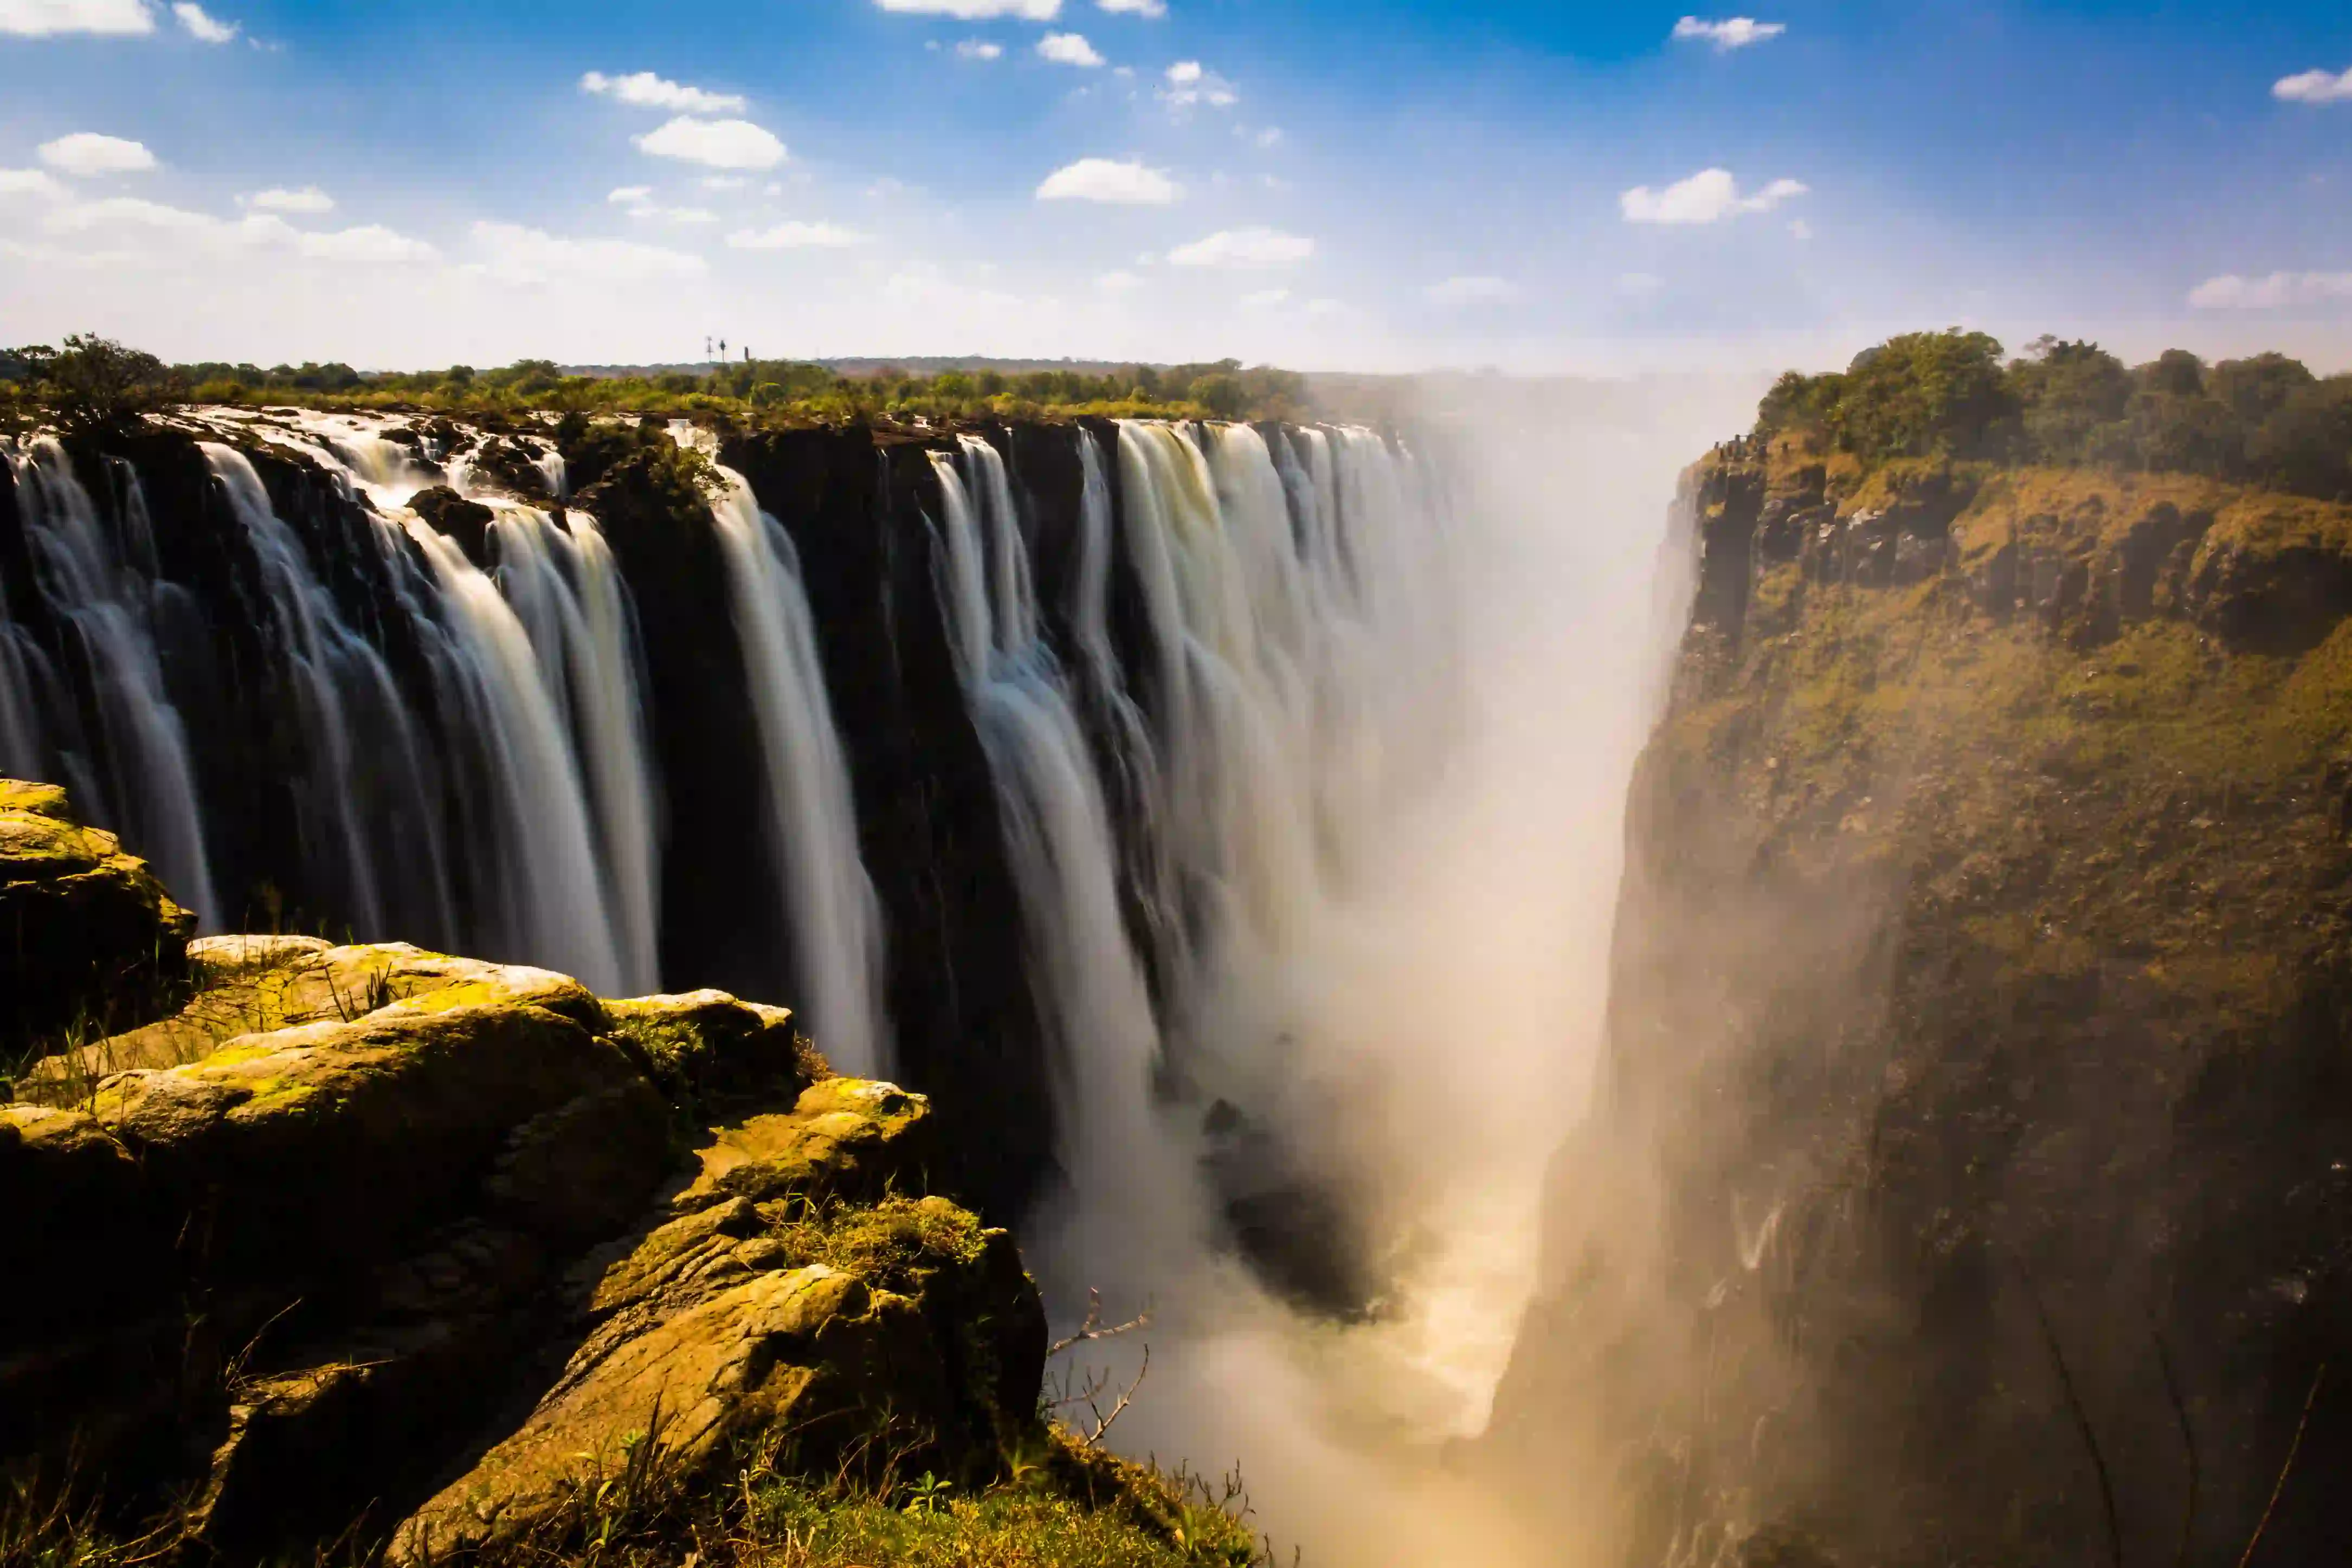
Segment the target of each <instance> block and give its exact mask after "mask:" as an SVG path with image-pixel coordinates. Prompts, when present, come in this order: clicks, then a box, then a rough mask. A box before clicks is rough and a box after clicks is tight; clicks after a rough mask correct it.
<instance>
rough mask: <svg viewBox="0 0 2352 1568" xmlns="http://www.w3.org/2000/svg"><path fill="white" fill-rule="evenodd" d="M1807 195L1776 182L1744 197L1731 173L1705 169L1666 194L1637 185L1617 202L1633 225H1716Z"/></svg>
mask: <svg viewBox="0 0 2352 1568" xmlns="http://www.w3.org/2000/svg"><path fill="white" fill-rule="evenodd" d="M1805 193H1806V187H1805V186H1804V185H1803V184H1802V183H1800V182H1798V181H1795V180H1775V181H1773V182H1772V183H1770V184H1769V185H1767V186H1765V187H1764V188H1763V189H1762V190H1760V191H1758V192H1756V193H1754V194H1752V195H1745V196H1743V195H1741V194H1740V193H1739V184H1738V181H1736V180H1734V179H1733V178H1732V177H1731V172H1730V171H1729V170H1727V169H1702V170H1700V171H1699V172H1697V173H1696V174H1693V175H1692V176H1691V177H1690V178H1689V179H1687V180H1677V181H1676V182H1675V183H1673V184H1671V185H1668V186H1667V187H1666V188H1665V189H1664V190H1663V191H1653V190H1652V189H1650V187H1649V186H1647V185H1636V186H1634V187H1633V189H1632V190H1630V191H1628V192H1626V193H1624V194H1623V195H1622V196H1620V197H1619V198H1618V199H1617V201H1618V205H1619V206H1620V208H1622V211H1623V212H1624V214H1625V221H1626V222H1627V223H1629V224H1712V223H1717V222H1720V221H1721V220H1723V219H1725V218H1732V217H1738V216H1739V215H1740V214H1743V213H1769V212H1770V211H1771V210H1772V209H1773V208H1774V207H1777V206H1779V205H1780V204H1781V203H1783V202H1785V201H1788V200H1789V199H1790V198H1791V197H1794V196H1801V195H1803V194H1805Z"/></svg>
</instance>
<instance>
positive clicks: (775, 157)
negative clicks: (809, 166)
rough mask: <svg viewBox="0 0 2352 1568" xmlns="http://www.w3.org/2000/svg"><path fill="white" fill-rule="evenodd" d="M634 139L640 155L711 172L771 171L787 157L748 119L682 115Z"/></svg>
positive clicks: (772, 140)
mask: <svg viewBox="0 0 2352 1568" xmlns="http://www.w3.org/2000/svg"><path fill="white" fill-rule="evenodd" d="M635 140H636V143H637V147H638V149H639V150H640V151H641V152H647V153H650V154H652V155H653V156H654V157H656V158H678V159H683V160H684V161H686V162H689V163H707V164H709V166H710V167H711V168H713V169H772V168H774V167H775V166H776V165H777V164H779V163H781V162H783V161H784V160H785V158H786V157H787V156H789V154H788V153H786V152H785V151H784V144H783V143H782V142H781V141H777V140H776V139H775V137H774V136H773V135H772V134H770V133H769V132H768V131H763V130H761V128H760V127H758V126H756V125H754V124H752V123H751V121H750V120H697V119H694V118H693V117H692V116H690V115H684V114H681V115H679V116H678V117H677V119H676V120H671V121H669V122H668V123H667V124H666V125H664V126H663V127H662V128H661V129H660V130H658V131H647V132H646V134H644V135H643V136H640V137H637V138H636V139H635Z"/></svg>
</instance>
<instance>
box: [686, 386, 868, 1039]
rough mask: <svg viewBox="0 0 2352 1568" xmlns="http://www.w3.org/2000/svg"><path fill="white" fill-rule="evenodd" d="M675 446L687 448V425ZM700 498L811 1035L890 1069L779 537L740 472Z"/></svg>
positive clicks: (825, 720)
mask: <svg viewBox="0 0 2352 1568" xmlns="http://www.w3.org/2000/svg"><path fill="white" fill-rule="evenodd" d="M683 438H684V439H686V440H688V441H691V440H693V439H695V437H694V435H693V434H692V433H691V428H690V427H689V429H688V432H686V433H684V434H683ZM718 475H719V481H720V483H721V485H722V486H724V488H723V489H722V490H721V492H720V493H719V495H718V496H717V497H714V498H713V499H712V501H711V515H712V517H714V518H715V519H716V520H717V523H718V526H719V548H720V550H721V552H722V553H723V555H724V556H725V559H726V565H727V577H728V584H729V589H730V602H731V608H732V610H733V612H734V620H735V631H736V635H737V637H738V639H739V640H740V642H741V643H742V648H743V662H744V673H745V675H746V677H747V679H748V682H749V685H750V687H751V709H752V718H753V721H754V722H755V723H756V724H757V726H758V727H759V733H760V746H761V760H762V762H763V763H764V765H765V768H766V771H767V786H768V788H767V800H768V810H769V820H768V824H767V826H768V838H769V842H770V845H771V847H772V851H773V852H774V853H775V854H776V856H777V857H778V860H779V861H780V862H781V869H782V873H783V882H784V892H785V904H786V914H787V916H788V918H789V924H790V926H791V929H792V932H793V944H794V948H795V956H796V959H797V967H798V969H799V972H800V976H801V983H802V984H803V986H805V987H806V988H807V989H808V1003H809V1011H810V1013H811V1014H812V1015H813V1016H814V1023H815V1026H816V1029H817V1030H818V1038H820V1039H822V1040H824V1044H825V1051H826V1052H827V1053H828V1054H829V1055H830V1056H831V1058H832V1059H833V1061H835V1064H836V1065H838V1066H839V1067H841V1068H842V1069H843V1070H844V1071H849V1072H864V1073H877V1072H881V1071H887V1068H888V1066H889V1062H890V1041H889V1031H888V1026H887V1021H886V1019H884V1016H883V1007H882V998H881V961H882V917H881V909H880V905H879V904H878V903H877V900H876V898H875V894H874V885H873V883H872V882H871V881H870V880H869V879H868V877H867V875H866V866H865V862H863V861H862V860H861V859H860V858H859V854H858V848H857V813H856V803H855V801H854V800H853V798H852V796H851V793H850V782H849V765H848V761H847V759H846V758H845V756H844V755H843V752H842V747H841V737H840V734H839V731H838V730H837V729H836V728H835V724H834V718H833V707H832V701H831V699H830V697H829V696H828V695H826V691H825V685H824V668H823V666H822V665H821V664H820V663H819V661H818V657H817V646H816V630H815V620H814V616H813V615H812V614H811V613H810V611H809V603H808V594H807V592H806V591H805V590H804V589H803V586H802V582H801V564H800V557H799V554H798V553H797V552H796V551H795V550H794V549H793V541H792V538H791V536H789V535H788V534H786V533H785V532H784V530H783V528H782V527H781V526H780V525H779V524H778V523H777V522H776V520H775V519H774V518H773V517H769V516H768V515H767V514H766V513H764V512H762V511H761V509H760V504H759V502H758V501H757V500H756V499H754V498H753V497H752V495H751V486H750V485H749V484H748V483H747V482H746V481H745V480H744V478H743V476H741V475H740V474H738V473H737V472H735V471H734V470H733V469H731V468H728V467H725V466H719V468H718Z"/></svg>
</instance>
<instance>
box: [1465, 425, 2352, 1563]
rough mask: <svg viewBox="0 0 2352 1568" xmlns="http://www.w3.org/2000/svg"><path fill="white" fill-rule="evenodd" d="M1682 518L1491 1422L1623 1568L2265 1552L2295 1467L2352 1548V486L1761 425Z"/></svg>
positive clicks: (2302, 1495) (2321, 1516) (2315, 1542)
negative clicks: (1683, 630) (1512, 1344)
mask: <svg viewBox="0 0 2352 1568" xmlns="http://www.w3.org/2000/svg"><path fill="white" fill-rule="evenodd" d="M1678 522H1679V524H1680V526H1681V527H1682V528H1683V529H1684V530H1685V538H1688V540H1689V541H1690V543H1691V545H1692V548H1693V549H1695V550H1696V552H1697V553H1698V555H1699V559H1700V571H1699V587H1698V591H1697V595H1696V603H1695V606H1694V609H1693V612H1692V616H1691V624H1690V629H1689V632H1688V635H1687V636H1686V638H1685V642H1684V644H1683V651H1682V656H1681V661H1680V665H1679V671H1678V675H1677V680H1676V684H1675V692H1674V695H1673V699H1672V705H1671V710H1670V712H1669V713H1668V715H1667V716H1666V717H1665V719H1664V722H1663V723H1662V724H1661V726H1660V727H1659V728H1658V730H1657V732H1656V735H1655V737H1654V739H1653V741H1652V743H1651V746H1650V747H1649V749H1648V752H1647V754H1646V755H1645V757H1644V758H1643V762H1642V765H1641V768H1640V770H1639V774H1638V777H1637V779H1636V782H1635V785H1634V789H1633V799H1632V802H1631V808H1630V812H1629V822H1628V851H1629V853H1628V865H1627V872H1626V880H1625V884H1624V889H1623V894H1622V906H1621V912H1620V919H1619V925H1618V933H1617V946H1616V954H1615V963H1614V982H1613V991H1612V1004H1611V1013H1610V1033H1611V1055H1610V1060H1609V1063H1608V1069H1607V1071H1606V1074H1605V1080H1606V1082H1605V1090H1604V1093H1603V1096H1602V1103H1601V1105H1600V1106H1599V1107H1598V1109H1597V1110H1596V1113H1595V1115H1594V1117H1593V1121H1592V1124H1591V1126H1590V1127H1589V1128H1588V1129H1587V1130H1586V1131H1585V1133H1584V1134H1581V1135H1580V1137H1579V1139H1578V1140H1577V1141H1576V1143H1575V1144H1574V1145H1572V1146H1571V1147H1570V1148H1569V1149H1568V1150H1566V1151H1564V1153H1563V1155H1562V1156H1561V1159H1560V1162H1559V1167H1558V1171H1557V1176H1556V1181H1555V1190H1554V1193H1553V1197H1552V1206H1551V1222H1550V1228H1549V1238H1548V1244H1549V1256H1548V1259H1547V1261H1546V1270H1545V1283H1544V1285H1543V1287H1542V1290H1541V1291H1540V1294H1539V1299H1538V1303H1537V1305H1536V1307H1535V1308H1534V1310H1533V1312H1531V1314H1530V1317H1529V1319H1528V1327H1527V1331H1526V1333H1525V1335H1524V1337H1523V1340H1522V1343H1521V1347H1520V1351H1519V1353H1518V1355H1517V1360H1516V1363H1515V1364H1514V1367H1513V1370H1512V1374H1511V1375H1510V1377H1509V1379H1508V1380H1507V1384H1506V1386H1505V1387H1504V1389H1503V1391H1502V1394H1501V1396H1500V1397H1499V1399H1498V1402H1497V1410H1496V1427H1497V1435H1498V1436H1497V1441H1496V1449H1497V1450H1498V1452H1508V1453H1515V1454H1517V1455H1520V1456H1526V1457H1529V1458H1533V1459H1534V1460H1535V1461H1536V1463H1535V1464H1534V1465H1533V1466H1531V1467H1530V1468H1531V1469H1535V1470H1537V1471H1538V1473H1542V1474H1544V1475H1545V1476H1546V1477H1547V1478H1548V1479H1547V1490H1549V1492H1551V1493H1552V1494H1553V1501H1554V1502H1555V1503H1556V1502H1557V1499H1558V1494H1559V1493H1560V1492H1561V1491H1563V1490H1567V1491H1575V1490H1580V1489H1579V1488H1577V1487H1575V1486H1570V1487H1568V1488H1561V1487H1560V1486H1559V1485H1558V1484H1557V1477H1558V1470H1557V1469H1556V1467H1559V1466H1561V1465H1565V1464H1570V1463H1572V1464H1573V1465H1574V1466H1575V1467H1576V1469H1577V1470H1578V1472H1579V1473H1580V1474H1581V1475H1586V1476H1599V1477H1605V1478H1607V1479H1606V1480H1605V1481H1603V1482H1601V1483H1600V1484H1599V1485H1598V1486H1596V1487H1595V1488H1594V1489H1593V1490H1595V1491H1597V1492H1599V1493H1601V1494H1604V1495H1603V1496H1601V1497H1599V1498H1595V1497H1587V1498H1586V1499H1585V1501H1586V1502H1587V1503H1588V1504H1590V1505H1591V1512H1589V1513H1588V1514H1587V1515H1586V1516H1585V1517H1587V1518H1588V1519H1589V1518H1591V1517H1598V1516H1600V1514H1601V1513H1602V1512H1606V1513H1608V1514H1609V1515H1610V1516H1612V1517H1613V1518H1615V1519H1616V1520H1617V1521H1618V1524H1617V1527H1616V1529H1617V1534H1616V1539H1615V1542H1614V1546H1613V1547H1612V1551H1613V1552H1616V1553H1617V1554H1619V1555H1621V1556H1622V1559H1623V1560H1625V1561H1632V1562H1654V1561H1660V1560H1662V1559H1664V1557H1665V1556H1666V1554H1667V1553H1669V1552H1678V1553H1685V1554H1687V1553H1692V1552H1697V1553H1700V1556H1699V1557H1697V1558H1696V1560H1707V1559H1706V1555H1705V1554H1706V1553H1708V1552H1714V1551H1716V1550H1718V1549H1724V1550H1728V1549H1730V1548H1731V1547H1733V1546H1736V1545H1737V1543H1738V1542H1741V1541H1743V1540H1748V1541H1749V1542H1750V1544H1749V1546H1748V1553H1749V1555H1748V1559H1747V1560H1748V1561H1755V1562H1763V1561H1769V1562H1782V1561H1790V1560H1793V1559H1791V1558H1790V1557H1788V1556H1775V1555H1773V1553H1774V1552H1784V1553H1786V1552H1799V1551H1801V1550H1811V1549H1812V1548H1811V1547H1809V1546H1806V1545H1804V1543H1805V1542H1811V1543H1814V1545H1817V1546H1819V1547H1822V1548H1825V1549H1826V1550H1828V1551H1829V1552H1831V1554H1832V1555H1833V1556H1836V1557H1837V1558H1838V1559H1839V1560H1843V1561H1857V1562H1885V1563H1913V1562H1916V1563H1947V1562H1955V1561H1969V1562H1980V1561H2000V1562H2043V1561H2049V1562H2057V1561H2067V1562H2080V1561H2084V1560H2085V1559H2086V1558H2101V1557H2105V1556H2106V1555H2107V1554H2108V1553H2109V1552H2111V1551H2113V1552H2121V1553H2122V1554H2123V1555H2122V1558H2121V1559H2119V1560H2125V1561H2130V1562H2155V1561H2167V1560H2171V1559H2172V1557H2173V1556H2174V1554H2175V1553H2176V1552H2178V1551H2186V1552H2189V1556H2188V1557H2187V1558H2185V1559H2183V1560H2186V1561H2199V1560H2223V1558H2224V1556H2225V1554H2226V1557H2227V1558H2228V1559H2229V1560H2234V1558H2235V1556H2236V1554H2237V1553H2238V1552H2240V1551H2241V1550H2242V1549H2243V1548H2244V1547H2245V1545H2246V1543H2247V1542H2248V1540H2249V1538H2250V1537H2251V1536H2252V1534H2253V1532H2254V1531H2256V1529H2257V1526H2258V1524H2259V1523H2260V1521H2263V1516H2264V1511H2265V1505H2266V1503H2267V1502H2268V1501H2269V1500H2270V1498H2271V1495H2272V1492H2273V1488H2274V1486H2275V1485H2276V1484H2277V1483H2278V1482H2279V1480H2280V1478H2281V1475H2282V1472H2283V1471H2284V1472H2285V1485H2284V1490H2280V1492H2279V1495H2278V1501H2277V1507H2276V1509H2275V1511H2274V1512H2273V1513H2272V1514H2271V1516H2270V1519H2269V1522H2268V1525H2267V1528H2266V1530H2265V1531H2264V1541H2265V1542H2266V1544H2265V1545H2264V1546H2263V1551H2264V1552H2268V1553H2274V1556H2273V1558H2272V1560H2273V1561H2278V1562H2288V1561H2310V1562H2316V1561H2332V1560H2335V1559H2336V1558H2337V1557H2341V1556H2343V1555H2345V1554H2346V1553H2347V1552H2352V1535H2347V1519H2352V1514H2347V1512H2346V1511H2344V1510H2343V1508H2342V1507H2341V1504H2340V1501H2339V1500H2336V1496H2335V1494H2336V1492H2337V1491H2338V1490H2340V1487H2339V1483H2340V1480H2341V1478H2342V1477H2344V1476H2345V1475H2347V1474H2352V1401H2347V1398H2346V1397H2345V1395H2346V1387H2347V1385H2344V1384H2343V1383H2342V1382H2341V1381H2340V1380H2341V1378H2342V1375H2343V1373H2344V1370H2345V1369H2346V1368H2347V1367H2352V1035H2348V1034H2347V1028H2348V1027H2352V1009H2347V998H2352V841H2347V827H2352V625H2347V622H2346V620H2345V617H2346V615H2347V612H2352V598H2347V592H2346V589H2345V584H2346V582H2347V572H2352V508H2346V507H2339V506H2328V505H2326V504H2322V503H2317V502H2308V501H2301V500H2295V499H2291V498H2286V497H2275V496H2269V495H2262V494H2254V493H2248V492H2243V491H2239V490H2235V489H2231V488H2229V487H2225V486H2219V485H2214V484H2210V483H2206V482H2202V481H2197V480H2190V479H2179V478H2158V477H2143V476H2105V475H2094V474H2088V473H2080V472H2054V471H2033V470H2019V471H2007V472H1990V471H1984V470H1968V469H1961V470H1954V469H1951V468H1948V467H1946V466H1943V465H1935V464H1916V465H1893V466H1891V467H1890V468H1888V469H1885V470H1882V471H1880V472H1879V473H1877V474H1874V475H1872V476H1868V477H1867V478H1866V479H1865V478H1864V477H1862V476H1858V475H1856V474H1854V473H1853V472H1852V471H1851V470H1850V469H1849V470H1847V471H1844V472H1841V471H1840V470H1839V468H1838V467H1837V465H1835V464H1828V465H1824V464H1823V463H1822V462H1819V461H1814V460H1810V459H1807V458H1804V457H1802V456H1799V455H1790V454H1787V453H1775V454H1773V455H1771V456H1770V458H1769V460H1767V459H1766V457H1765V456H1764V455H1762V454H1759V453H1757V452H1755V451H1752V450H1750V451H1745V452H1736V453H1733V454H1730V455H1724V454H1718V455H1717V458H1716V459H1713V460H1710V461H1709V462H1707V463H1704V464H1702V465H1699V466H1698V467H1696V469H1694V470H1693V471H1692V473H1691V474H1690V476H1688V478H1687V480H1686V486H1685V494H1684V497H1682V500H1681V503H1680V510H1679V517H1678ZM2331 1364H2332V1366H2333V1368H2334V1370H2333V1371H2328V1372H2326V1373H2323V1368H2326V1367H2329V1366H2330V1365H2331ZM2290 1455H2292V1456H2293V1461H2292V1464H2291V1465H2290V1462H2289V1460H2290ZM1570 1457H1572V1458H1570ZM1681 1560H1694V1559H1693V1558H1691V1557H1688V1556H1685V1557H1683V1558H1682V1559H1681Z"/></svg>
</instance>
